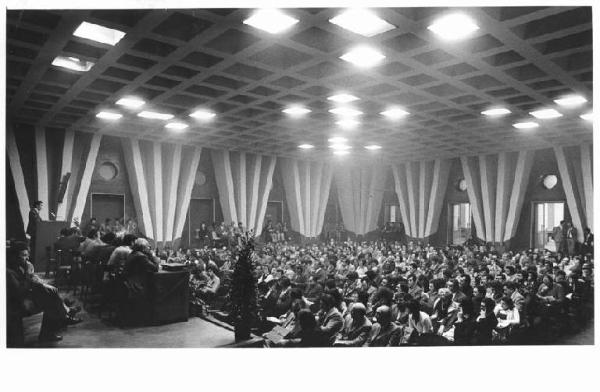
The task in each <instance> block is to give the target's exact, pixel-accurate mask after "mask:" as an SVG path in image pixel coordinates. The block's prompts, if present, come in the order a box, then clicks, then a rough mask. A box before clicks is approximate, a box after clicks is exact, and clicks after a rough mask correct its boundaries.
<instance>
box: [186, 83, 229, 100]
mask: <svg viewBox="0 0 600 392" xmlns="http://www.w3.org/2000/svg"><path fill="white" fill-rule="evenodd" d="M185 91H188V92H190V93H193V94H197V95H203V96H206V97H210V98H217V97H220V96H221V95H223V94H226V92H225V91H223V90H218V89H214V88H212V87H207V86H198V85H193V86H190V87H188V88H186V89H185Z"/></svg>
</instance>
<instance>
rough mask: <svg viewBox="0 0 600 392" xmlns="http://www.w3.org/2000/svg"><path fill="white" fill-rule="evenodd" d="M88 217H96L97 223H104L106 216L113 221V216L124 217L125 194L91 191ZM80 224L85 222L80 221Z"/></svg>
mask: <svg viewBox="0 0 600 392" xmlns="http://www.w3.org/2000/svg"><path fill="white" fill-rule="evenodd" d="M90 217H94V218H96V219H97V220H98V223H104V220H105V219H106V218H110V219H111V220H112V221H113V223H114V220H115V218H119V219H122V218H124V217H125V195H117V194H108V193H92V203H91V206H90ZM82 224H85V222H82Z"/></svg>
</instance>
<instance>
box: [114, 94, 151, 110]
mask: <svg viewBox="0 0 600 392" xmlns="http://www.w3.org/2000/svg"><path fill="white" fill-rule="evenodd" d="M145 103H146V102H144V101H142V100H141V99H139V98H135V97H125V98H121V99H119V100H118V101H117V105H121V106H125V107H128V108H132V109H137V108H139V107H142V106H144V104H145Z"/></svg>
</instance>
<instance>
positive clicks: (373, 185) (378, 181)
mask: <svg viewBox="0 0 600 392" xmlns="http://www.w3.org/2000/svg"><path fill="white" fill-rule="evenodd" d="M385 175H386V170H385V168H384V167H383V166H381V165H371V166H364V167H356V168H350V169H349V168H347V167H342V166H338V167H336V170H335V175H334V177H335V185H336V188H337V195H338V202H339V205H340V211H341V213H342V219H343V221H344V227H345V228H346V230H348V231H351V232H353V233H355V234H357V235H364V234H367V233H368V232H371V231H373V230H375V229H377V220H378V218H379V213H380V211H381V204H382V201H383V193H384V186H385Z"/></svg>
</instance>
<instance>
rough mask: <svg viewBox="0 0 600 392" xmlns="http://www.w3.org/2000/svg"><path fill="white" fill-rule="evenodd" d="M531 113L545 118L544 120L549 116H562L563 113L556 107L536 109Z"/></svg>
mask: <svg viewBox="0 0 600 392" xmlns="http://www.w3.org/2000/svg"><path fill="white" fill-rule="evenodd" d="M529 114H531V115H532V116H533V117H535V118H539V119H543V120H546V119H549V118H557V117H562V114H560V113H559V112H557V111H556V110H554V109H542V110H536V111H534V112H530V113H529Z"/></svg>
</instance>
